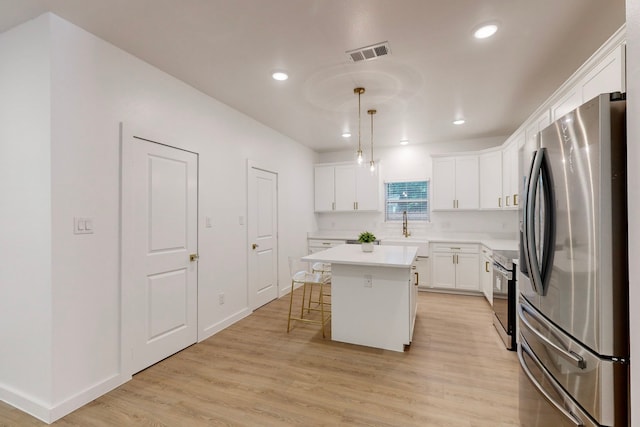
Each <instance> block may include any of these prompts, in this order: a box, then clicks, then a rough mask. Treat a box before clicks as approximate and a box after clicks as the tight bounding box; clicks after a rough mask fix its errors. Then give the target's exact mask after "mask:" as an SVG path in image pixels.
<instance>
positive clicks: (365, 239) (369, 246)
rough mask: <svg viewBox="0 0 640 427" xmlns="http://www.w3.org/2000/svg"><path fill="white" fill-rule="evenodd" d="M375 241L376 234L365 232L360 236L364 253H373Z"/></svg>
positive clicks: (359, 239) (359, 240)
mask: <svg viewBox="0 0 640 427" xmlns="http://www.w3.org/2000/svg"><path fill="white" fill-rule="evenodd" d="M375 241H376V236H375V234H373V233H370V232H368V231H363V232H362V233H360V236H358V242H360V243H362V252H373V242H375Z"/></svg>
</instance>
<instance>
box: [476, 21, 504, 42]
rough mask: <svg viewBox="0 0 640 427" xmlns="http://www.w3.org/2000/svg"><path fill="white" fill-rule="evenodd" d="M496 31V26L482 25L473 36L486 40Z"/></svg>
mask: <svg viewBox="0 0 640 427" xmlns="http://www.w3.org/2000/svg"><path fill="white" fill-rule="evenodd" d="M496 31H498V26H497V25H496V24H489V25H483V26H482V27H480V28H478V29H477V30H476V32H475V33H473V36H474V37H475V38H477V39H486V38H487V37H491V36H492V35H494V34H495V33H496Z"/></svg>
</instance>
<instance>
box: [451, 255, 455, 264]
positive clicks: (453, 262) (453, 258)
mask: <svg viewBox="0 0 640 427" xmlns="http://www.w3.org/2000/svg"><path fill="white" fill-rule="evenodd" d="M455 263H456V256H455V255H451V264H455Z"/></svg>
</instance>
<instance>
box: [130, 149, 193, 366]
mask: <svg viewBox="0 0 640 427" xmlns="http://www.w3.org/2000/svg"><path fill="white" fill-rule="evenodd" d="M124 143H125V144H128V145H129V146H128V147H126V149H125V150H124V151H123V152H124V153H125V154H124V156H123V158H124V162H123V168H125V172H126V173H123V176H124V178H123V195H124V198H125V199H126V200H125V201H124V205H125V208H126V209H124V215H123V239H124V241H125V249H124V251H123V266H124V267H125V270H126V272H127V273H126V274H127V275H128V276H130V277H128V283H129V285H128V288H127V291H126V292H125V296H126V297H127V299H129V300H130V301H127V302H126V304H127V306H128V307H129V308H128V311H127V313H125V321H123V323H124V327H125V328H131V331H130V332H129V333H130V334H131V335H130V337H131V338H130V340H131V341H130V344H131V356H132V361H131V368H132V369H131V372H132V373H135V372H138V371H140V370H142V369H144V368H146V367H148V366H150V365H152V364H154V363H156V362H158V361H160V360H162V359H164V358H166V357H167V356H170V355H172V354H174V353H176V352H178V351H180V350H182V349H183V348H185V347H187V346H189V345H191V344H194V343H195V342H196V340H197V336H198V331H197V288H198V263H197V248H198V230H197V225H198V222H197V207H198V155H197V154H194V153H191V152H187V151H184V150H180V149H177V148H173V147H169V146H166V145H161V144H157V143H154V142H150V141H147V140H143V139H139V138H136V137H130V138H128V139H125V140H124ZM127 156H130V157H131V158H130V159H127V158H126V157H127ZM127 209H128V210H127ZM129 215H130V216H129ZM127 243H128V244H129V245H130V246H128V245H127ZM192 255H193V257H192ZM192 258H193V259H192ZM129 279H130V280H129Z"/></svg>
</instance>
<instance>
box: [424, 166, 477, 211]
mask: <svg viewBox="0 0 640 427" xmlns="http://www.w3.org/2000/svg"><path fill="white" fill-rule="evenodd" d="M478 164H479V163H478V156H459V157H435V158H434V159H433V209H434V210H438V209H440V210H442V209H478V208H479V206H480V195H479V190H478V188H479V186H478V180H479V170H478Z"/></svg>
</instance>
